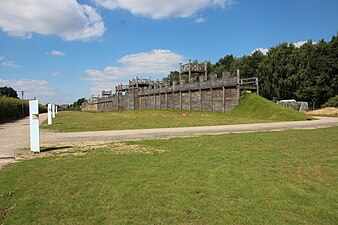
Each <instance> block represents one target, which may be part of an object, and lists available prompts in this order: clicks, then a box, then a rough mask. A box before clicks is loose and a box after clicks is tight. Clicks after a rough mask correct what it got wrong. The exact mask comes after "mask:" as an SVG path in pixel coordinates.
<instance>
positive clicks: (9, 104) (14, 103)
mask: <svg viewBox="0 0 338 225" xmlns="http://www.w3.org/2000/svg"><path fill="white" fill-rule="evenodd" d="M22 106H23V107H22ZM44 112H47V107H46V106H44V105H41V104H40V105H39V113H44ZM28 115H29V103H28V101H26V100H24V101H22V100H20V99H17V98H10V97H7V96H0V119H1V120H6V119H18V118H21V117H25V116H28Z"/></svg>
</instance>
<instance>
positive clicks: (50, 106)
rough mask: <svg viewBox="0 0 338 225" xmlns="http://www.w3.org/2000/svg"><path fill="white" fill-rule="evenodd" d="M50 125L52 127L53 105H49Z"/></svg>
mask: <svg viewBox="0 0 338 225" xmlns="http://www.w3.org/2000/svg"><path fill="white" fill-rule="evenodd" d="M47 109H48V125H52V105H51V104H48V107H47Z"/></svg>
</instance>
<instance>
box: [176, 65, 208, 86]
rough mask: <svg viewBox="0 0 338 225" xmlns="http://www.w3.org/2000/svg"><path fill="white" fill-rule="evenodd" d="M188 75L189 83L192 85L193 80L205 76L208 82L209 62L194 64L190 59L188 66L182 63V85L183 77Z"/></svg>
mask: <svg viewBox="0 0 338 225" xmlns="http://www.w3.org/2000/svg"><path fill="white" fill-rule="evenodd" d="M184 74H188V82H189V83H191V82H192V81H193V78H196V77H200V76H201V75H202V76H203V75H204V79H205V80H207V77H208V68H207V62H204V63H192V62H191V60H190V59H189V62H188V63H187V64H182V63H180V83H182V75H184Z"/></svg>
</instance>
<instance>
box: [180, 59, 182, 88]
mask: <svg viewBox="0 0 338 225" xmlns="http://www.w3.org/2000/svg"><path fill="white" fill-rule="evenodd" d="M181 80H182V63H180V84H181V83H182V82H181Z"/></svg>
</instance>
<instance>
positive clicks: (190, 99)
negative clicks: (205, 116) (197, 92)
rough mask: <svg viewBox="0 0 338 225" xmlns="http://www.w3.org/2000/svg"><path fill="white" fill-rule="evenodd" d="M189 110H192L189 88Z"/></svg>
mask: <svg viewBox="0 0 338 225" xmlns="http://www.w3.org/2000/svg"><path fill="white" fill-rule="evenodd" d="M189 111H191V91H190V90H189Z"/></svg>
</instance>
